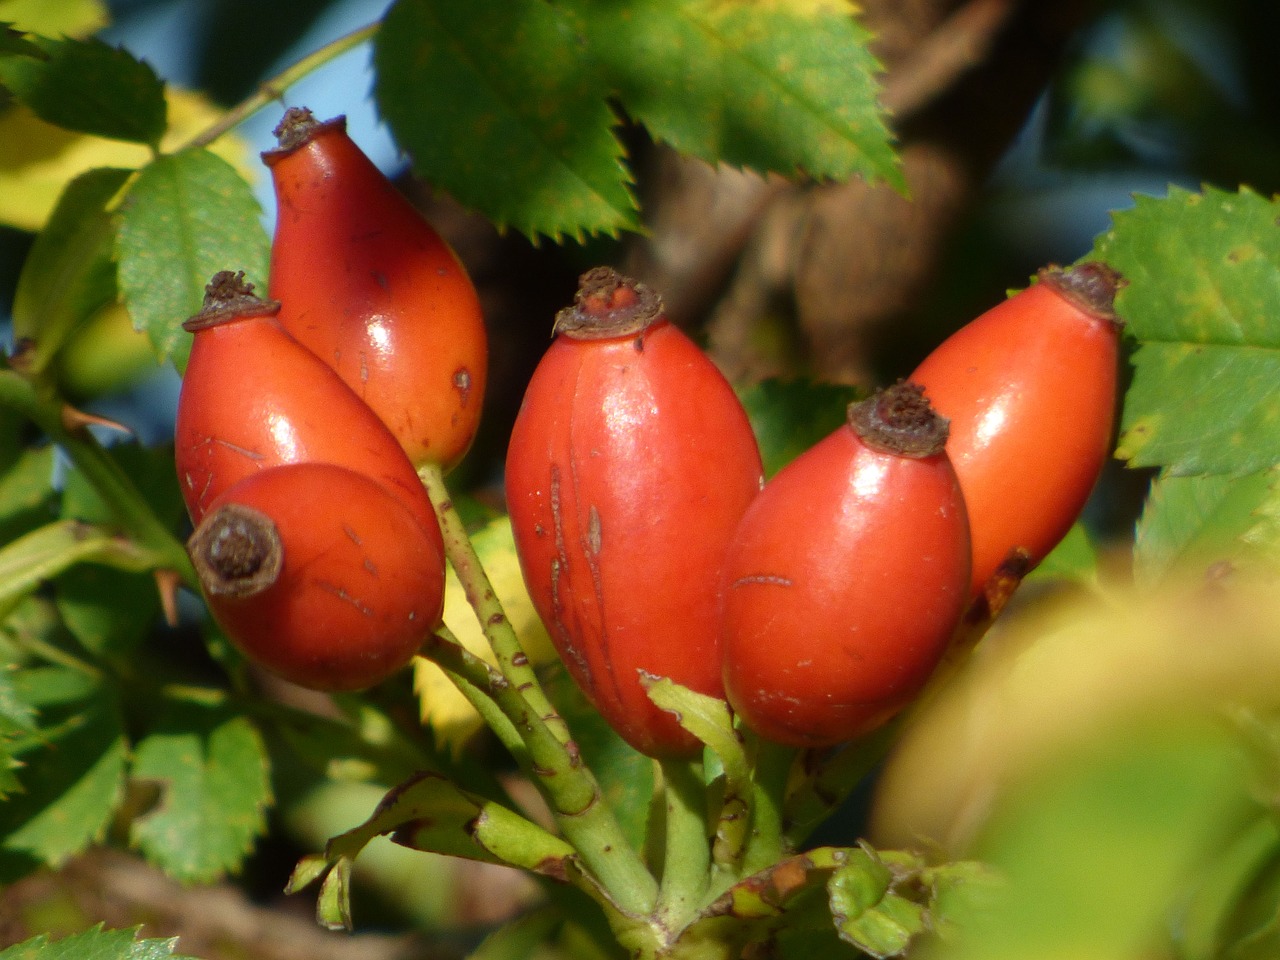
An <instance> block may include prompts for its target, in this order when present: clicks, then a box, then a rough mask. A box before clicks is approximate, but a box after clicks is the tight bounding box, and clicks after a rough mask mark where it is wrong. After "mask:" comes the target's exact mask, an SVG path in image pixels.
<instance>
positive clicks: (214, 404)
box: [174, 271, 444, 552]
mask: <svg viewBox="0 0 1280 960" xmlns="http://www.w3.org/2000/svg"><path fill="white" fill-rule="evenodd" d="M279 309H280V304H279V303H278V302H276V301H274V300H263V299H260V298H259V297H257V296H256V295H255V294H254V292H253V285H252V284H250V283H247V282H246V281H245V279H244V274H243V273H242V272H240V273H232V272H230V271H222V272H220V273H218V274H216V275H215V276H214V277H213V279H212V281H211V282H210V284H209V285H208V287H207V288H206V294H205V303H204V309H203V310H201V311H200V313H198V314H197V315H196V316H194V317H192V318H191V319H189V320H188V321H187V322H186V323H184V324H183V328H184V329H186V330H188V331H190V332H191V333H192V334H193V338H192V343H191V355H190V358H189V359H188V361H187V367H186V372H185V374H184V375H183V380H182V387H181V391H180V393H179V395H178V409H177V422H176V425H175V430H174V447H175V450H174V455H175V459H176V463H177V471H178V481H179V485H180V487H181V489H182V496H183V499H184V500H185V502H186V505H187V510H188V512H189V513H190V515H191V519H192V521H193V522H195V523H199V522H200V519H201V518H202V517H203V516H204V513H205V511H206V510H207V509H208V508H209V504H210V503H212V502H213V501H214V500H216V499H217V498H218V497H219V496H220V495H221V494H222V493H223V492H224V491H226V490H227V489H229V488H230V487H232V486H233V485H234V484H236V483H237V482H238V481H240V480H242V479H244V478H245V477H247V476H250V475H252V474H255V473H258V472H260V471H262V470H265V469H267V468H269V467H272V466H278V465H281V464H286V463H305V462H321V463H333V464H338V465H340V466H345V467H348V468H350V469H352V470H355V471H357V472H360V473H366V474H368V475H369V476H370V477H372V478H373V479H375V480H377V481H378V482H379V483H381V484H382V485H383V486H384V487H386V488H387V489H388V490H389V491H391V492H392V493H393V494H394V495H395V496H396V497H397V498H398V499H399V500H401V502H403V503H404V504H405V506H406V507H407V508H408V509H409V511H410V513H411V514H412V515H413V516H414V517H415V519H416V520H417V522H418V523H419V524H420V525H421V526H422V527H423V528H424V529H425V530H426V531H427V532H428V535H429V536H434V537H435V538H437V539H438V538H439V536H440V532H439V526H438V523H437V521H436V518H435V513H434V511H433V510H432V508H431V502H430V500H429V499H428V498H427V495H426V493H425V491H424V490H423V489H422V484H421V482H420V481H419V479H418V475H417V472H416V471H415V470H414V468H413V465H412V464H411V463H410V462H409V459H408V457H407V456H406V455H405V453H404V450H403V449H402V448H401V447H400V444H399V443H397V442H396V439H395V437H393V436H392V435H391V432H390V431H389V430H388V429H387V427H386V425H385V424H384V423H383V422H382V421H381V420H379V419H378V417H377V416H376V415H375V414H374V412H373V411H372V410H371V409H369V407H368V405H366V404H365V403H364V402H363V401H362V400H361V399H360V398H359V397H358V396H356V394H355V393H354V392H352V390H351V388H350V387H348V386H347V385H346V384H345V383H343V381H342V380H341V379H340V378H339V377H338V375H337V374H336V373H334V371H333V370H332V369H330V368H329V366H328V365H327V364H325V363H323V362H322V361H321V360H320V359H319V358H318V357H316V356H315V354H313V353H312V352H311V351H310V350H308V349H307V348H306V347H304V346H302V345H301V344H300V343H298V342H297V341H296V340H295V339H294V338H293V337H291V336H289V334H287V333H286V332H285V331H284V329H283V328H282V327H281V326H280V324H279V322H278V319H277V317H278V313H279ZM440 549H441V551H442V552H443V549H444V547H443V544H441V547H440Z"/></svg>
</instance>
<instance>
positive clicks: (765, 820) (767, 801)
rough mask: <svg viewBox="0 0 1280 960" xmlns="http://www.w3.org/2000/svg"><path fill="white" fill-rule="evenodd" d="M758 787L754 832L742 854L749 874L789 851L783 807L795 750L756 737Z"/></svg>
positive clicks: (745, 873) (752, 822)
mask: <svg viewBox="0 0 1280 960" xmlns="http://www.w3.org/2000/svg"><path fill="white" fill-rule="evenodd" d="M751 748H752V759H753V761H754V766H755V772H756V775H755V790H754V792H753V798H752V799H753V802H752V804H751V833H750V836H749V838H748V840H747V849H746V852H745V854H744V855H743V862H742V872H743V875H744V876H750V875H751V874H753V873H757V872H758V871H760V870H763V869H764V868H765V867H769V866H772V865H773V864H775V863H777V862H778V861H779V860H781V859H782V857H783V856H784V855H785V854H786V853H787V852H788V851H787V849H786V846H785V844H784V842H783V834H782V826H783V824H782V808H783V802H784V799H785V797H786V791H787V781H788V780H789V778H790V774H791V765H792V763H794V761H795V757H796V751H795V750H794V749H793V748H791V747H784V746H780V745H779V744H776V743H771V742H770V741H768V740H763V739H761V738H759V737H753V738H752V743H751Z"/></svg>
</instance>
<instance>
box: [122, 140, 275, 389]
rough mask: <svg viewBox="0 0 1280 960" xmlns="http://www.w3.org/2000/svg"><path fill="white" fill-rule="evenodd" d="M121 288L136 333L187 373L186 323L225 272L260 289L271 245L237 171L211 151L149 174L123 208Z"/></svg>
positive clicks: (154, 166)
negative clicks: (233, 272) (240, 272)
mask: <svg viewBox="0 0 1280 960" xmlns="http://www.w3.org/2000/svg"><path fill="white" fill-rule="evenodd" d="M120 215H121V223H120V231H119V234H118V236H117V238H116V258H117V260H118V261H119V284H120V291H121V293H122V294H123V297H124V302H125V305H126V306H127V307H128V308H129V314H130V316H132V317H133V321H134V325H135V327H137V329H139V330H145V331H146V332H147V334H148V335H149V336H150V338H151V342H152V344H153V345H154V346H155V349H156V353H157V355H158V356H159V357H160V358H161V359H164V358H166V357H172V358H173V361H174V365H175V366H177V367H178V369H179V370H180V371H181V370H182V369H183V368H184V367H185V366H186V356H187V353H188V352H189V351H190V347H191V344H190V337H189V336H187V335H186V334H184V333H183V331H182V322H183V321H184V320H186V319H187V318H188V317H190V316H193V315H194V314H196V313H198V312H199V310H200V307H201V304H202V303H203V301H204V288H205V285H206V284H207V283H208V282H209V279H210V277H212V276H213V275H214V274H215V273H217V272H218V271H219V270H243V271H244V272H245V275H246V277H247V278H248V279H249V280H250V281H251V282H253V283H255V284H256V285H257V286H258V287H259V288H261V289H266V287H265V283H264V281H265V279H266V276H267V265H268V260H269V259H270V251H271V244H270V240H269V238H268V237H267V234H266V231H265V230H264V229H263V227H262V223H261V219H260V217H261V209H260V208H259V206H258V202H257V200H256V199H254V196H253V192H252V190H251V189H250V187H249V185H248V184H247V183H245V181H244V180H243V179H242V178H241V177H240V175H239V174H238V173H237V172H236V170H235V168H234V167H232V166H231V165H230V164H229V163H227V162H226V161H225V160H222V159H220V158H219V157H217V156H215V155H214V154H212V153H210V152H209V151H207V150H186V151H183V152H181V153H175V154H171V155H168V156H163V157H159V158H157V159H156V160H155V161H153V162H152V163H150V164H148V165H147V166H146V167H144V168H143V169H142V171H141V173H140V174H139V176H138V179H137V180H136V181H135V182H134V183H133V185H132V186H131V187H130V188H129V191H128V193H127V194H126V196H125V199H124V201H123V202H122V203H121V205H120Z"/></svg>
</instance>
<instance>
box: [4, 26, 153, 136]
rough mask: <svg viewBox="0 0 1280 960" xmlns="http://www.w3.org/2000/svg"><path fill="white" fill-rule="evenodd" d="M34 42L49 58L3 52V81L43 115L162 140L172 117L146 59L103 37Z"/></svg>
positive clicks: (100, 132) (103, 131) (70, 124)
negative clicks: (99, 38) (112, 43)
mask: <svg viewBox="0 0 1280 960" xmlns="http://www.w3.org/2000/svg"><path fill="white" fill-rule="evenodd" d="M33 42H34V43H35V45H36V46H38V47H39V48H40V50H41V51H42V52H43V53H44V54H45V59H39V60H37V59H35V58H32V57H26V56H0V85H2V86H4V87H6V88H7V89H8V90H9V91H10V92H11V93H12V94H13V96H14V97H15V98H16V99H17V100H18V102H19V103H21V104H23V106H25V107H27V108H28V109H30V110H31V111H32V112H33V113H34V114H35V115H36V116H38V117H39V118H40V119H41V120H44V121H46V122H48V123H52V124H54V125H55V126H59V127H62V128H64V129H67V130H75V131H77V132H79V133H88V134H93V135H94V136H99V137H106V138H108V139H111V140H127V141H130V142H133V143H143V144H147V145H149V146H152V147H154V146H156V145H157V144H159V142H160V137H161V136H163V135H164V131H165V127H166V125H167V123H168V120H167V113H168V111H167V109H166V107H165V100H164V84H162V83H161V82H160V78H159V77H157V76H156V73H155V71H154V70H152V69H151V67H150V66H148V65H147V64H146V63H143V62H142V61H140V60H137V59H135V58H134V57H133V56H132V55H131V54H130V53H128V52H127V51H125V50H122V49H119V48H117V47H111V46H108V45H107V44H105V43H103V42H102V41H101V40H94V39H88V40H72V39H62V40H51V39H49V38H47V37H35V38H33Z"/></svg>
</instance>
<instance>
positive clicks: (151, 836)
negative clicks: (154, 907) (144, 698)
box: [131, 701, 271, 883]
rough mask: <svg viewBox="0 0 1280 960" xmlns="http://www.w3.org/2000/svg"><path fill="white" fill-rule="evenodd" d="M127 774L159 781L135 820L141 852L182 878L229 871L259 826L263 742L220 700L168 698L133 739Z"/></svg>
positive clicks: (266, 799) (266, 791)
mask: <svg viewBox="0 0 1280 960" xmlns="http://www.w3.org/2000/svg"><path fill="white" fill-rule="evenodd" d="M133 777H134V778H135V779H137V780H144V781H147V780H149V781H153V782H155V783H156V784H158V785H159V786H160V788H161V792H160V801H159V804H158V806H157V807H156V808H155V809H153V810H151V811H149V812H148V813H146V814H145V815H143V816H141V817H139V818H138V819H137V820H135V821H134V823H133V827H132V832H131V839H132V841H133V843H135V844H136V845H137V846H138V847H139V848H141V850H142V852H143V853H144V854H146V856H147V859H148V860H150V861H151V862H152V863H155V864H157V865H158V866H160V867H161V868H162V869H163V870H164V871H165V872H166V873H167V874H169V875H170V876H172V877H176V878H177V879H179V880H181V881H183V882H185V883H201V882H203V883H207V882H209V881H211V880H214V879H216V878H218V877H220V876H222V875H223V874H225V873H226V872H228V871H231V870H235V869H236V868H238V867H239V866H240V864H241V862H242V861H243V860H244V857H245V855H246V854H248V852H249V851H250V849H251V848H252V846H253V842H254V841H255V840H256V839H257V838H258V836H259V835H260V834H261V833H262V832H263V830H264V827H265V821H264V812H265V810H266V808H267V806H268V805H269V804H270V802H271V792H270V785H269V783H268V777H267V757H266V748H265V747H264V745H263V742H262V737H261V735H260V734H259V733H258V730H257V728H256V727H254V725H253V724H252V723H250V722H249V720H248V719H247V718H245V717H244V716H242V715H240V714H239V713H237V712H235V711H234V710H232V709H230V708H227V707H221V706H206V705H203V704H198V703H192V702H180V701H168V702H166V703H164V704H163V706H162V707H161V709H160V714H159V716H158V717H156V719H155V721H154V722H153V723H152V724H151V725H150V727H149V729H148V730H147V732H146V733H145V734H144V735H143V737H142V738H141V740H139V741H138V744H137V747H136V749H135V756H134V762H133Z"/></svg>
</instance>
